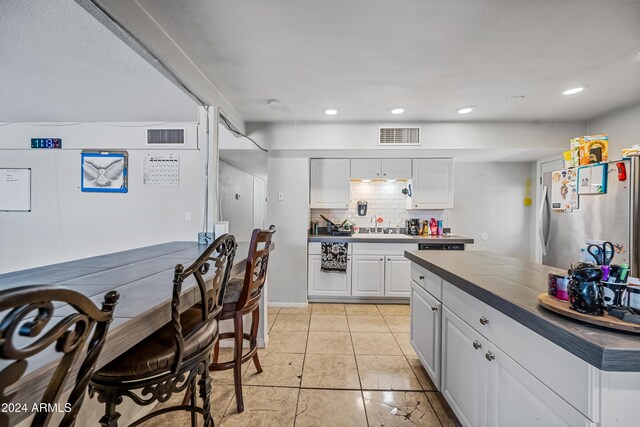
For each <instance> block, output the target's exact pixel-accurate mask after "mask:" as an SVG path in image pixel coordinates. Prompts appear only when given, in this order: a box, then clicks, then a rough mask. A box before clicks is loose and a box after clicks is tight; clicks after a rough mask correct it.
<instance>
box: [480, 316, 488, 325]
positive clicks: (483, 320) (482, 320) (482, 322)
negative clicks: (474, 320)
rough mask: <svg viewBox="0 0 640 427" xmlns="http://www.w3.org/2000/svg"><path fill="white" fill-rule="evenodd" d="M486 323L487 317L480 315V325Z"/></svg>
mask: <svg viewBox="0 0 640 427" xmlns="http://www.w3.org/2000/svg"><path fill="white" fill-rule="evenodd" d="M487 323H489V319H487V318H486V317H484V316H482V317H481V318H480V324H481V325H486V324H487Z"/></svg>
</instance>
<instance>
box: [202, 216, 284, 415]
mask: <svg viewBox="0 0 640 427" xmlns="http://www.w3.org/2000/svg"><path fill="white" fill-rule="evenodd" d="M275 232H276V227H275V226H274V225H272V226H271V227H269V229H268V230H260V229H255V230H253V234H252V235H251V242H250V243H249V255H248V256H247V267H246V270H245V274H244V279H240V278H234V279H231V280H230V281H229V284H228V286H227V292H226V294H225V297H224V305H223V306H222V314H221V315H220V320H226V319H233V332H225V333H222V334H220V339H221V340H222V339H231V338H233V339H234V344H233V349H234V354H233V360H231V361H228V362H222V363H218V356H219V353H220V342H219V341H218V342H216V344H215V347H214V354H213V363H212V364H211V365H210V366H209V370H211V371H223V370H227V369H233V383H234V385H235V392H236V404H237V408H238V412H243V411H244V402H243V399H242V364H243V363H245V362H247V361H249V360H253V363H254V365H255V367H256V370H257V371H258V372H259V373H261V372H262V367H261V366H260V360H259V359H258V353H257V350H258V339H257V338H258V326H259V325H260V298H261V297H262V288H263V287H264V283H265V281H266V279H267V266H268V263H269V253H270V252H271V249H272V245H271V239H272V237H273V234H274V233H275ZM249 313H251V330H250V332H249V333H248V334H246V333H244V325H243V316H244V315H245V314H249ZM244 340H248V341H249V351H247V353H246V354H244V355H243V354H242V345H243V342H244Z"/></svg>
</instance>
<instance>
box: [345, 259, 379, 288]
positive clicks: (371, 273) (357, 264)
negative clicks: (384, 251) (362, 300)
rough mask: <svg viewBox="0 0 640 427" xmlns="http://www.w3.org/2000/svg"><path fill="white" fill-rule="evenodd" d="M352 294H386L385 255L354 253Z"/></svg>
mask: <svg viewBox="0 0 640 427" xmlns="http://www.w3.org/2000/svg"><path fill="white" fill-rule="evenodd" d="M352 263H353V273H352V283H353V289H352V295H354V296H363V297H364V296H374V297H381V296H384V256H382V255H353V262H352Z"/></svg>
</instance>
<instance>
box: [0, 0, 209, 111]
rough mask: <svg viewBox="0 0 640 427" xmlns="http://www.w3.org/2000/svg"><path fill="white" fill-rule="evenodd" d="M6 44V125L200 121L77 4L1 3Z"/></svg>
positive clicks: (1, 71)
mask: <svg viewBox="0 0 640 427" xmlns="http://www.w3.org/2000/svg"><path fill="white" fill-rule="evenodd" d="M0 40H1V42H0V64H2V66H0V99H2V100H3V102H0V122H24V121H28V122H39V121H43V122H44V121H61V122H66V121H72V122H91V121H154V122H155V121H172V122H175V121H196V120H197V104H196V103H195V102H194V101H193V100H192V99H191V98H189V97H188V96H187V95H185V94H184V93H183V92H182V91H181V90H180V89H178V88H177V87H176V86H174V85H173V83H171V82H170V81H169V80H167V79H166V78H165V77H164V76H163V75H161V74H160V73H159V72H158V71H157V70H155V69H154V68H153V67H152V66H151V65H149V64H148V63H147V62H146V61H145V60H144V59H142V58H141V57H140V56H138V54H136V53H135V52H134V51H133V50H131V49H130V48H129V47H128V46H127V45H125V44H124V43H123V42H122V41H120V39H118V38H117V37H116V36H115V35H113V34H112V33H111V32H110V31H109V30H107V29H106V28H105V27H104V26H102V24H100V23H99V22H98V21H96V20H95V19H94V18H93V17H92V16H91V15H89V14H88V13H87V12H85V10H84V9H82V8H81V7H80V6H78V5H77V4H76V3H75V2H74V1H73V0H47V1H0ZM7 101H10V102H7Z"/></svg>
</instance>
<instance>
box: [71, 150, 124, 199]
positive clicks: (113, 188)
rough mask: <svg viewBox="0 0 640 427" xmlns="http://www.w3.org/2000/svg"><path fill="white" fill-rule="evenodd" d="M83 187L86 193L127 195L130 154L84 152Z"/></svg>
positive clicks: (120, 152)
mask: <svg viewBox="0 0 640 427" xmlns="http://www.w3.org/2000/svg"><path fill="white" fill-rule="evenodd" d="M80 156H81V163H82V169H81V178H80V179H81V181H80V182H81V187H80V189H81V190H82V191H84V192H94V193H126V192H127V191H128V153H127V152H126V151H118V152H98V151H83V152H82V153H81V154H80Z"/></svg>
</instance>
